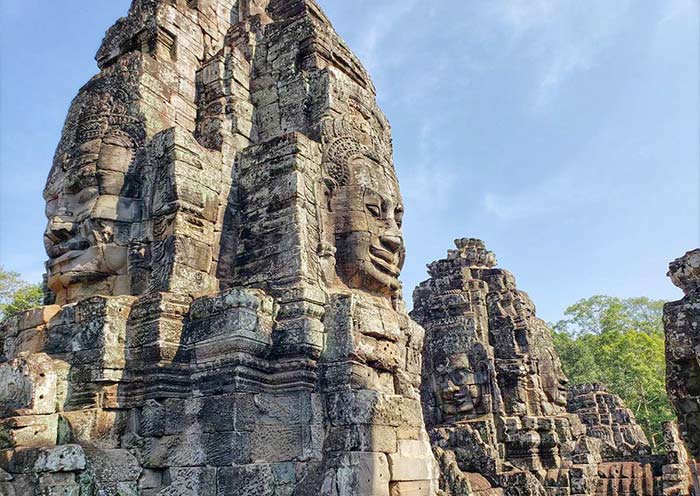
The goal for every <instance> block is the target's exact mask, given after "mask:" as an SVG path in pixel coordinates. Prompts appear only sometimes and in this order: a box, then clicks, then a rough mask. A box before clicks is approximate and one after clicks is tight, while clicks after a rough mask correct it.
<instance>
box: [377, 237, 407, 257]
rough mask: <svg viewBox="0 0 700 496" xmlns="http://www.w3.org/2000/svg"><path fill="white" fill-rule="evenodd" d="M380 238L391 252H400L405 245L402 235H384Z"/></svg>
mask: <svg viewBox="0 0 700 496" xmlns="http://www.w3.org/2000/svg"><path fill="white" fill-rule="evenodd" d="M380 240H381V242H382V246H384V248H386V249H387V250H389V251H390V252H391V253H398V252H399V251H401V248H402V247H403V238H402V237H401V236H382V237H381V238H380Z"/></svg>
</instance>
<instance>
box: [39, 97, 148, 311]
mask: <svg viewBox="0 0 700 496" xmlns="http://www.w3.org/2000/svg"><path fill="white" fill-rule="evenodd" d="M105 107H106V108H105ZM86 108H87V112H84V113H83V115H81V118H80V120H79V123H78V126H77V130H76V135H75V138H74V141H73V142H72V145H71V146H69V147H68V148H67V150H65V151H64V153H62V154H61V155H59V156H58V157H57V158H56V162H55V164H54V167H53V169H52V171H51V174H50V176H49V180H48V183H47V186H46V189H45V191H44V196H45V199H46V202H47V203H46V215H47V217H48V225H47V228H46V232H45V235H44V244H45V248H46V252H47V254H48V256H49V260H48V262H47V272H48V286H49V288H50V289H51V290H52V291H53V292H54V293H55V294H56V299H57V302H58V303H67V302H71V301H76V300H78V299H81V298H85V297H88V296H92V295H94V294H106V295H116V294H129V281H128V275H127V259H128V243H129V241H128V238H129V230H130V223H131V222H133V221H134V220H136V218H137V217H138V215H139V213H138V202H135V201H134V200H132V199H129V198H125V197H124V196H122V195H123V188H124V182H125V175H126V172H127V171H128V168H129V166H130V164H131V162H132V160H133V157H134V149H135V146H136V143H135V140H134V138H132V136H131V135H130V134H129V133H127V132H125V131H124V129H123V128H124V124H126V125H127V127H128V125H131V124H132V123H133V121H134V120H133V119H131V118H129V117H127V116H125V115H124V114H123V113H119V112H118V113H116V114H115V112H114V109H112V108H111V107H110V106H109V104H106V105H105V102H104V100H100V101H98V102H94V101H93V102H92V105H90V106H86Z"/></svg>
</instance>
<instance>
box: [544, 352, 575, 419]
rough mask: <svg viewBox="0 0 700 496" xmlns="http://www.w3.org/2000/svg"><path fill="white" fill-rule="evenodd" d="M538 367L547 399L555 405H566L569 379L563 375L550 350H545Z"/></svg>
mask: <svg viewBox="0 0 700 496" xmlns="http://www.w3.org/2000/svg"><path fill="white" fill-rule="evenodd" d="M539 368H540V377H541V379H542V388H543V389H544V393H545V394H546V395H547V399H548V400H549V401H550V402H551V403H553V404H554V405H556V406H560V407H566V398H567V394H568V384H569V379H568V378H567V377H566V375H564V371H563V370H562V369H561V363H560V362H559V359H558V358H557V357H555V356H554V354H553V353H552V351H551V350H545V353H544V358H543V359H542V360H541V362H540V364H539Z"/></svg>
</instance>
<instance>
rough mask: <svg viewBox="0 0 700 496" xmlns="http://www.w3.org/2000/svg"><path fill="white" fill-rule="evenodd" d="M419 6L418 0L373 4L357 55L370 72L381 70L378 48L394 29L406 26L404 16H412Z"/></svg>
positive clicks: (394, 0)
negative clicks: (402, 25)
mask: <svg viewBox="0 0 700 496" xmlns="http://www.w3.org/2000/svg"><path fill="white" fill-rule="evenodd" d="M417 5H418V0H384V1H382V2H378V3H374V1H372V2H371V8H370V9H369V12H371V17H369V20H368V22H366V23H365V24H364V25H363V29H362V32H361V33H360V34H359V35H358V37H357V38H358V40H359V44H358V46H357V49H356V51H357V54H358V56H359V57H360V59H361V60H362V62H363V63H364V64H365V66H366V67H367V69H368V70H369V71H370V72H373V71H374V70H377V69H378V68H379V66H380V65H381V64H380V60H379V57H378V52H379V50H378V47H379V45H380V44H381V42H382V40H384V39H385V38H386V37H388V36H392V34H393V32H394V29H395V28H396V27H397V26H399V25H401V24H404V16H406V15H408V14H410V13H411V12H412V11H413V9H414V8H415V7H416V6H417Z"/></svg>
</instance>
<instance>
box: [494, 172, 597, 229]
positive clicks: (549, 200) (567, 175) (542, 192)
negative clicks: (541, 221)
mask: <svg viewBox="0 0 700 496" xmlns="http://www.w3.org/2000/svg"><path fill="white" fill-rule="evenodd" d="M577 176H578V174H577V173H576V171H574V170H573V169H565V170H563V171H561V172H558V173H557V174H556V175H555V176H553V177H550V178H546V179H544V180H543V181H542V182H540V183H539V184H536V185H533V186H531V187H529V188H526V189H522V188H521V189H519V190H518V191H515V192H508V193H505V192H487V193H486V194H485V195H484V199H483V207H484V210H485V211H486V213H487V214H490V215H493V216H495V217H496V218H498V219H499V220H502V221H519V220H523V219H527V218H532V217H536V216H539V215H551V214H552V213H553V212H562V211H565V210H569V209H571V208H574V207H576V206H579V205H581V204H584V203H586V202H589V201H591V200H592V199H593V196H594V194H595V193H594V191H593V190H592V188H589V187H587V186H586V184H587V183H586V182H585V181H582V180H581V178H580V177H577Z"/></svg>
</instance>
